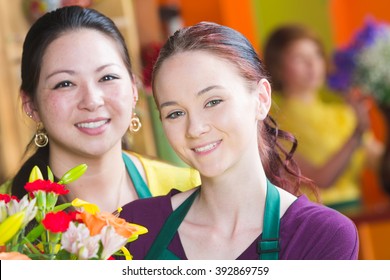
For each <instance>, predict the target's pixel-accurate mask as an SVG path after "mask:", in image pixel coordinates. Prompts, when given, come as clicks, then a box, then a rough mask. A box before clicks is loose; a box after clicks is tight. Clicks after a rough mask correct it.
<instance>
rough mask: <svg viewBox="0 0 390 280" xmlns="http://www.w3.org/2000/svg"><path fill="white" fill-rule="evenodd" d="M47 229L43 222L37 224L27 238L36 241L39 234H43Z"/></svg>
mask: <svg viewBox="0 0 390 280" xmlns="http://www.w3.org/2000/svg"><path fill="white" fill-rule="evenodd" d="M44 230H45V228H44V227H43V225H42V224H39V225H37V226H36V227H35V228H33V229H32V230H31V231H30V232H29V233H28V234H27V236H26V239H27V240H28V241H29V242H34V241H35V240H36V239H37V238H38V237H39V236H41V234H42V232H43V231H44Z"/></svg>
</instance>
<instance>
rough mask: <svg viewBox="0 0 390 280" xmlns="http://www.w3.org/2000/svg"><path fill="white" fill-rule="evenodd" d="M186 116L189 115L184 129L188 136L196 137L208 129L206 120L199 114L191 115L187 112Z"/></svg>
mask: <svg viewBox="0 0 390 280" xmlns="http://www.w3.org/2000/svg"><path fill="white" fill-rule="evenodd" d="M187 116H189V117H188V123H187V131H186V135H187V137H188V138H197V137H200V136H201V135H202V134H204V133H206V132H208V131H210V125H209V123H208V121H207V120H206V118H205V117H204V116H202V115H201V114H199V115H198V114H195V115H193V116H192V117H191V116H190V114H189V113H187Z"/></svg>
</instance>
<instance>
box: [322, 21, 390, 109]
mask: <svg viewBox="0 0 390 280" xmlns="http://www.w3.org/2000/svg"><path fill="white" fill-rule="evenodd" d="M389 61H390V26H389V25H388V24H385V23H378V22H375V21H374V20H373V19H371V18H369V19H367V20H366V23H365V25H364V26H363V28H362V29H360V30H358V32H357V33H356V35H355V36H354V37H353V39H352V41H351V42H350V43H349V44H348V45H347V46H346V47H344V48H342V49H338V50H336V51H335V53H334V55H333V64H334V68H335V69H334V72H332V73H331V74H330V76H329V79H328V84H329V86H330V87H331V88H333V89H335V90H339V91H344V92H345V91H348V90H351V89H359V90H360V91H361V92H362V93H363V94H369V95H371V96H373V98H374V99H375V100H376V101H377V102H378V104H381V105H390V67H388V62H389Z"/></svg>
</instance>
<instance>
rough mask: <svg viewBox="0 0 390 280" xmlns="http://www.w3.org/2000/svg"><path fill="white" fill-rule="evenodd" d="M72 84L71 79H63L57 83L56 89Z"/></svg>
mask: <svg viewBox="0 0 390 280" xmlns="http://www.w3.org/2000/svg"><path fill="white" fill-rule="evenodd" d="M70 86H73V83H72V82H70V81H63V82H60V83H58V84H56V85H55V86H54V89H59V88H66V87H70Z"/></svg>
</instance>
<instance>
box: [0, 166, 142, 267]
mask: <svg viewBox="0 0 390 280" xmlns="http://www.w3.org/2000/svg"><path fill="white" fill-rule="evenodd" d="M86 169H87V166H86V165H85V164H82V165H79V166H76V167H74V168H72V169H71V170H69V171H68V172H66V173H65V175H64V176H62V178H61V179H60V180H59V181H58V182H54V176H53V173H52V172H51V170H50V168H49V167H48V174H49V175H48V177H49V178H48V180H44V179H43V176H42V172H41V171H40V170H39V168H38V167H37V166H35V167H34V168H33V169H32V171H31V174H30V177H29V182H28V183H27V184H26V185H25V189H26V190H27V192H28V194H27V195H25V196H24V197H23V198H22V199H21V200H18V199H17V198H16V197H14V196H11V195H8V194H0V247H1V248H2V249H3V251H5V252H8V253H10V252H13V253H14V254H15V252H18V253H17V254H18V255H17V256H24V257H26V256H27V257H28V258H30V259H50V260H72V259H73V260H86V259H94V260H105V259H109V258H112V256H113V255H121V256H125V257H126V259H131V255H130V252H129V251H128V250H127V249H126V248H125V247H124V246H125V245H126V244H127V243H128V242H132V241H134V240H136V239H137V238H138V235H140V234H144V233H146V232H147V229H146V228H144V227H142V226H140V225H136V224H131V223H127V222H126V221H125V220H124V219H121V218H118V217H117V216H116V215H114V214H111V213H105V212H100V211H99V208H98V207H97V206H96V205H94V204H90V203H88V202H86V201H83V200H80V199H77V198H76V199H75V200H73V201H72V202H71V203H63V204H60V205H56V204H57V200H58V197H59V196H60V195H65V194H67V193H68V192H69V190H67V189H66V188H65V185H66V184H68V183H70V182H73V181H75V180H76V179H78V178H79V177H80V176H81V175H82V174H84V172H85V171H86ZM71 206H73V207H74V209H76V210H75V211H67V212H66V211H64V210H65V209H67V208H69V207H71ZM32 226H33V228H32V229H31V230H27V229H28V228H30V227H32Z"/></svg>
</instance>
